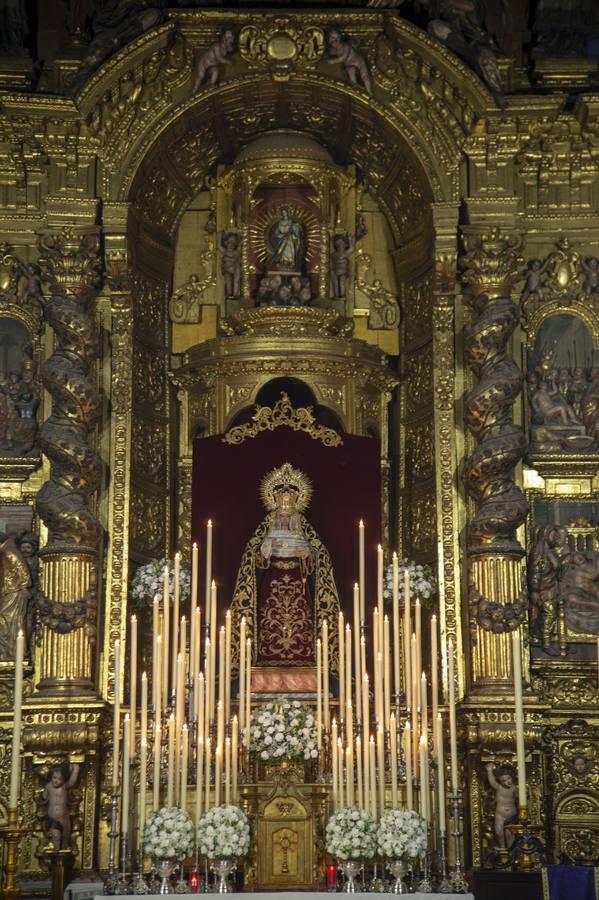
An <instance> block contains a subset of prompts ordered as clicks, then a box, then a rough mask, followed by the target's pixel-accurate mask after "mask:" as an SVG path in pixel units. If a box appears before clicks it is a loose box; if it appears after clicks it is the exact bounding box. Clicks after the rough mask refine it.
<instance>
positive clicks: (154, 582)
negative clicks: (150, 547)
mask: <svg viewBox="0 0 599 900" xmlns="http://www.w3.org/2000/svg"><path fill="white" fill-rule="evenodd" d="M165 566H168V572H169V595H170V600H171V603H172V602H173V599H174V597H175V564H174V562H173V560H172V559H166V558H165V559H152V560H150V562H149V563H146V564H145V566H140V567H139V569H137V571H136V573H135V575H134V576H133V580H132V582H131V591H130V596H131V600H132V601H133V604H134V605H135V606H138V607H144V606H150V605H151V603H152V601H153V599H154V597H155V596H156V594H159V595H160V597H161V598H162V596H163V594H164V567H165ZM190 593H191V572H190V570H189V568H188V567H187V566H184V565H181V566H179V600H180V602H181V603H186V602H188V601H189V597H190Z"/></svg>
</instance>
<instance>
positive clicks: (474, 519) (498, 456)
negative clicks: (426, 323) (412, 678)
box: [460, 227, 528, 682]
mask: <svg viewBox="0 0 599 900" xmlns="http://www.w3.org/2000/svg"><path fill="white" fill-rule="evenodd" d="M463 246H464V252H463V254H462V256H461V258H460V268H461V271H462V284H463V286H464V288H465V291H464V297H465V300H466V301H467V303H468V304H469V305H470V307H471V308H472V309H473V311H474V314H475V315H474V321H473V322H472V324H471V325H470V326H469V327H468V328H467V329H466V330H465V343H464V358H465V362H466V364H467V365H468V366H469V367H470V369H471V370H472V372H473V374H474V376H475V383H474V386H473V387H472V389H471V390H469V391H468V392H467V393H466V394H465V396H464V422H465V425H466V428H467V430H468V431H469V432H470V434H471V435H472V436H473V437H474V439H475V441H476V447H475V448H474V450H473V451H472V452H471V453H470V455H469V456H468V457H467V458H466V460H465V462H464V469H463V477H464V484H465V486H466V490H467V492H468V494H469V495H470V497H471V498H472V499H473V501H474V507H475V509H474V514H473V515H472V516H471V517H470V518H469V521H468V528H467V546H468V558H469V573H468V574H469V603H470V621H471V628H472V629H473V633H472V634H471V637H472V638H473V639H474V652H473V666H474V671H473V679H474V681H475V682H476V680H477V679H479V680H482V681H486V682H488V681H492V682H497V681H504V682H505V681H506V680H508V679H509V678H510V651H509V642H508V641H507V640H506V639H507V638H508V637H509V632H510V631H511V630H513V628H514V627H517V626H518V625H519V624H520V623H521V622H522V621H523V619H524V616H525V604H524V602H523V599H524V598H523V595H522V571H521V559H522V557H523V555H524V550H523V548H522V547H521V545H520V544H519V542H518V540H517V536H516V531H517V529H518V527H519V526H520V525H521V524H522V523H523V522H524V520H525V518H526V515H527V513H528V503H527V500H526V497H525V496H524V494H523V492H522V491H521V489H520V488H519V487H518V486H517V485H516V483H515V481H514V469H515V467H516V464H517V463H518V461H519V460H520V459H521V458H522V456H523V455H524V450H525V446H526V445H525V437H524V433H523V431H522V429H521V428H520V427H519V426H518V425H516V424H514V420H513V407H514V403H515V401H516V399H517V397H518V395H519V393H520V391H521V389H522V382H523V375H522V372H521V371H520V369H519V368H518V366H517V365H516V363H515V362H514V360H513V359H512V358H511V356H510V355H509V339H510V337H511V336H512V334H513V332H514V329H515V328H516V325H517V323H518V316H519V309H518V306H517V304H516V303H514V301H513V300H512V298H511V292H512V289H513V287H514V284H515V282H516V281H517V280H518V278H519V273H520V271H521V266H522V259H521V257H520V251H521V248H522V239H521V238H520V237H519V236H518V235H516V234H514V233H505V232H503V231H502V230H501V229H499V228H491V229H489V230H487V231H482V230H479V229H474V228H472V227H466V228H464V229H463Z"/></svg>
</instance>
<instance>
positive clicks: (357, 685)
mask: <svg viewBox="0 0 599 900" xmlns="http://www.w3.org/2000/svg"><path fill="white" fill-rule="evenodd" d="M361 690H362V672H361V670H360V588H359V586H358V584H357V583H356V584H354V696H355V708H356V716H357V717H358V722H360V721H361V719H362V716H361V705H360V692H361Z"/></svg>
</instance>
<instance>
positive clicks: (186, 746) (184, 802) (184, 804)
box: [179, 725, 189, 810]
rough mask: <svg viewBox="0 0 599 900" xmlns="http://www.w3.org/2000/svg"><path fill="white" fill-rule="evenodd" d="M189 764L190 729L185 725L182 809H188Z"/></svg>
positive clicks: (181, 791)
mask: <svg viewBox="0 0 599 900" xmlns="http://www.w3.org/2000/svg"><path fill="white" fill-rule="evenodd" d="M188 765H189V729H188V727H187V725H184V726H183V728H182V729H181V790H180V792H179V796H180V798H181V809H183V810H187V766H188Z"/></svg>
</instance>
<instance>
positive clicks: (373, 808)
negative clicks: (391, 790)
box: [368, 734, 377, 819]
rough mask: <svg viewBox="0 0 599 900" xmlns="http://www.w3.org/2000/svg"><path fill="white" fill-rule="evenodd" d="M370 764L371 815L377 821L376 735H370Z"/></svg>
mask: <svg viewBox="0 0 599 900" xmlns="http://www.w3.org/2000/svg"><path fill="white" fill-rule="evenodd" d="M368 751H369V752H368V762H369V773H370V774H369V781H370V815H371V816H372V818H373V819H376V817H377V815H376V805H377V804H376V756H375V753H376V751H375V746H374V735H373V734H371V735H370V742H369V744H368Z"/></svg>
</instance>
